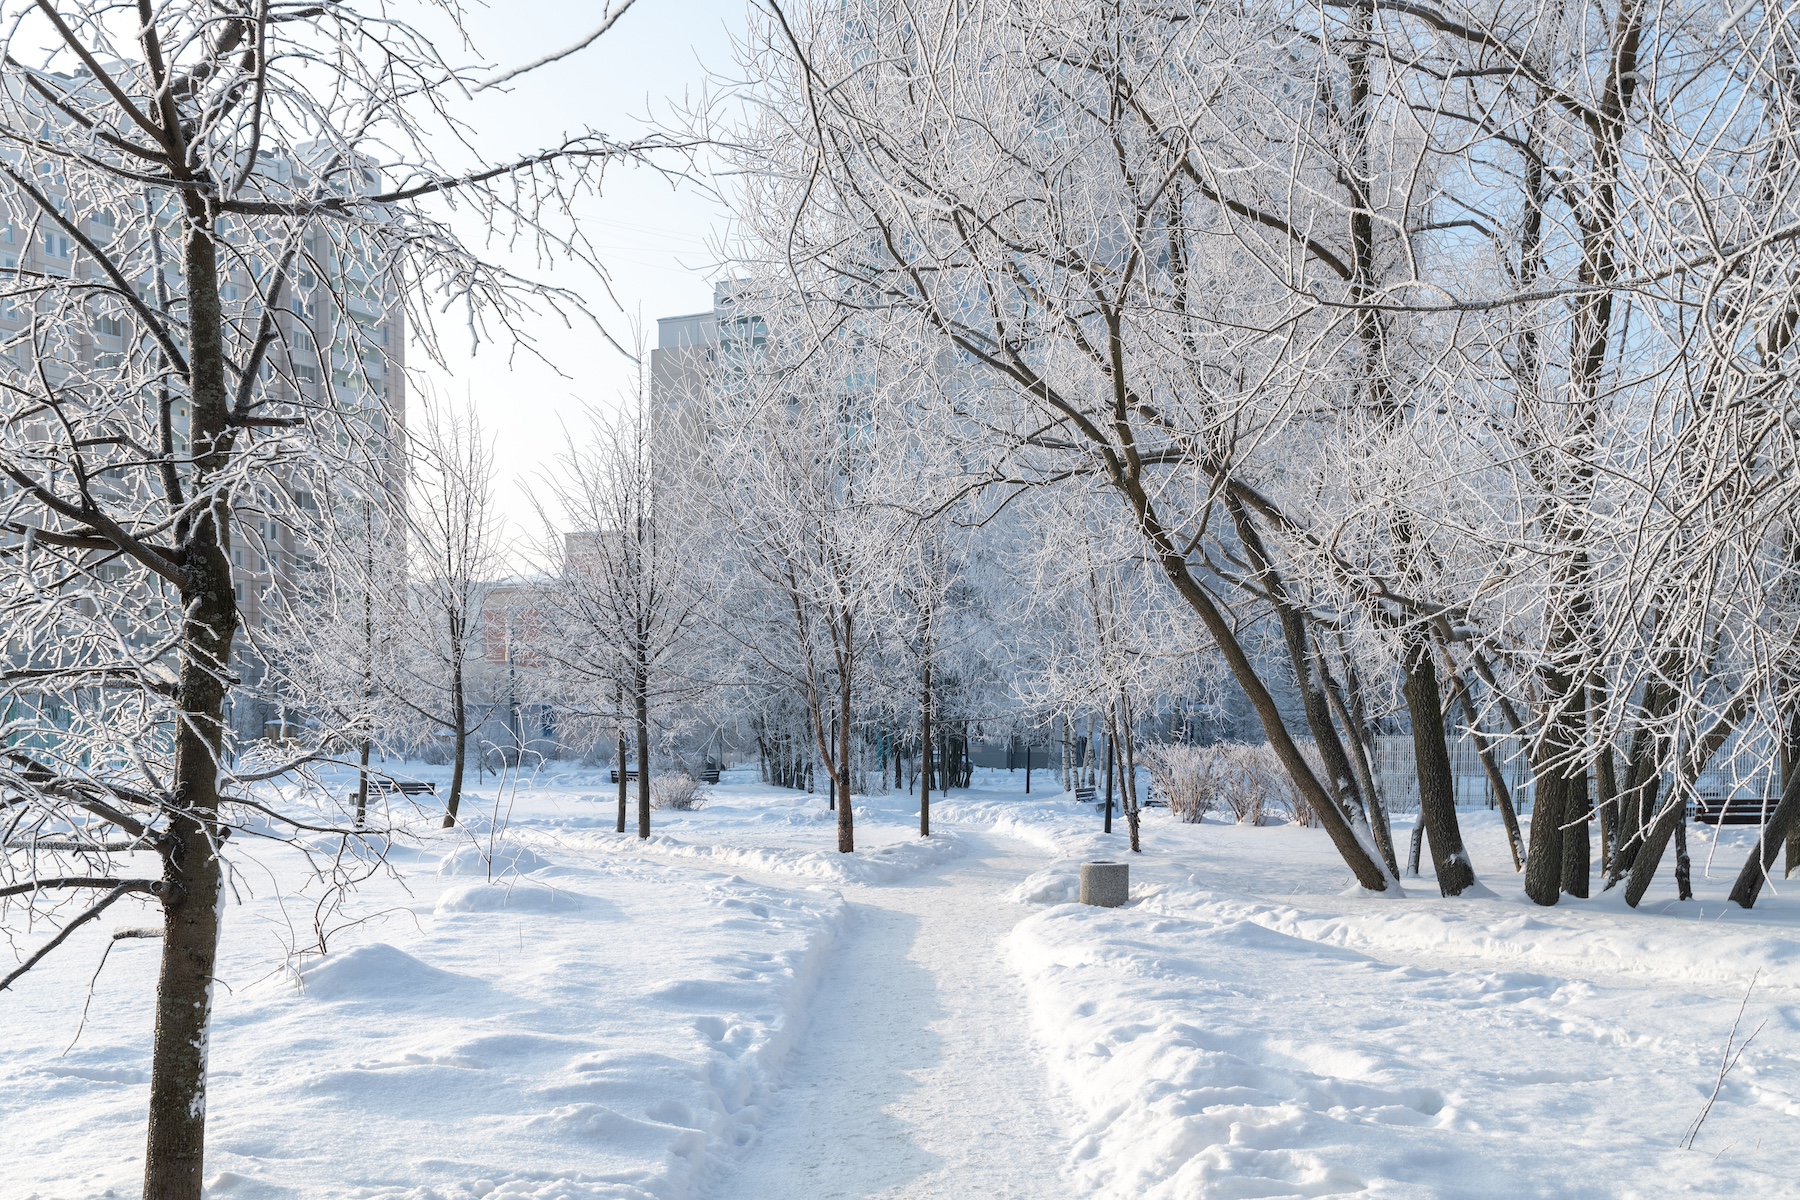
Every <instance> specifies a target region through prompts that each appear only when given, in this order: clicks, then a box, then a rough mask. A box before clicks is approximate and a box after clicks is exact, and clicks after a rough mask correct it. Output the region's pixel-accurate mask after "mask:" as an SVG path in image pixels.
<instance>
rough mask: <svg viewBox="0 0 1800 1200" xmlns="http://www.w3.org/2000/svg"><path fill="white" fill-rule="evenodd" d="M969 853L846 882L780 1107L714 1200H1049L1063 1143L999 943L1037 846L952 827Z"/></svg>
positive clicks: (1061, 1193) (1018, 913)
mask: <svg viewBox="0 0 1800 1200" xmlns="http://www.w3.org/2000/svg"><path fill="white" fill-rule="evenodd" d="M956 836H957V838H958V839H959V840H960V841H961V842H962V843H963V845H964V846H965V847H966V848H967V849H966V853H965V854H964V855H963V856H962V857H959V858H958V859H956V860H954V861H953V862H951V863H949V864H948V865H946V866H944V867H942V868H940V869H938V870H935V871H930V872H926V873H923V874H921V875H917V876H914V877H913V878H911V879H910V880H908V881H906V882H902V883H895V884H890V885H887V886H885V887H851V888H847V889H846V890H845V895H846V897H847V898H848V899H849V900H850V901H851V909H852V913H853V915H852V918H851V924H850V927H849V929H848V930H847V932H846V934H845V938H844V945H843V946H842V947H840V948H839V949H838V951H837V952H836V958H835V961H834V962H833V963H832V965H830V966H828V967H827V968H826V973H825V976H824V978H823V979H822V980H821V982H820V986H819V991H818V994H817V995H816V997H815V998H814V1001H813V1015H812V1018H811V1021H810V1023H809V1025H808V1027H807V1030H806V1033H805V1034H804V1035H803V1038H802V1040H801V1043H800V1046H799V1048H798V1049H797V1050H796V1052H795V1053H794V1056H793V1058H792V1059H791V1060H790V1062H789V1067H788V1070H787V1073H786V1082H785V1083H784V1084H783V1086H782V1089H781V1095H780V1097H779V1099H778V1100H777V1101H776V1107H775V1109H774V1111H773V1112H771V1113H770V1115H769V1119H768V1125H767V1126H766V1127H765V1129H764V1130H763V1132H762V1134H761V1135H760V1137H759V1138H758V1140H757V1144H756V1145H755V1146H753V1147H752V1148H751V1150H750V1152H749V1154H748V1156H747V1157H746V1158H745V1160H744V1163H743V1165H742V1166H741V1167H740V1169H739V1170H738V1171H737V1173H736V1174H735V1175H732V1176H730V1177H728V1178H726V1179H724V1180H722V1181H721V1182H720V1184H719V1186H718V1188H717V1189H716V1190H715V1193H714V1197H715V1200H770V1198H771V1197H806V1198H807V1200H838V1198H848V1197H856V1198H857V1200H862V1198H864V1197H871V1198H872V1197H891V1198H898V1197H905V1198H906V1200H932V1198H936V1197H941V1198H943V1200H968V1198H969V1197H972V1196H980V1197H983V1198H984V1200H988V1198H992V1200H1015V1198H1016V1200H1057V1198H1059V1197H1065V1196H1070V1195H1072V1193H1071V1192H1070V1191H1069V1187H1068V1184H1067V1183H1066V1182H1065V1181H1064V1179H1063V1178H1062V1176H1061V1173H1060V1171H1059V1167H1060V1165H1061V1163H1062V1162H1063V1160H1064V1158H1065V1156H1066V1154H1067V1150H1068V1143H1067V1138H1066V1136H1065V1134H1064V1129H1065V1122H1064V1121H1062V1120H1060V1119H1059V1117H1060V1116H1061V1113H1060V1108H1059V1106H1058V1103H1057V1102H1056V1101H1055V1100H1053V1099H1052V1097H1051V1096H1050V1095H1049V1076H1048V1074H1047V1072H1046V1070H1045V1067H1044V1063H1043V1059H1042V1056H1041V1054H1040V1052H1039V1050H1038V1048H1037V1046H1036V1044H1035V1042H1034V1040H1033V1038H1032V1035H1031V1024H1030V1020H1029V1018H1028V1016H1027V1013H1026V1007H1025V994H1024V990H1023V988H1022V986H1021V984H1020V982H1019V979H1018V977H1017V976H1016V975H1015V974H1014V973H1013V972H1012V971H1011V970H1010V969H1009V967H1008V966H1007V963H1006V961H1005V949H1004V947H1003V946H1002V942H1003V941H1004V939H1005V938H1006V936H1007V934H1008V933H1009V932H1011V930H1012V927H1013V925H1014V924H1016V923H1017V922H1018V921H1019V920H1020V919H1021V918H1022V917H1024V916H1026V915H1027V914H1026V913H1025V912H1024V911H1022V910H1021V909H1020V908H1019V906H1017V905H1015V904H1012V903H1009V902H1008V901H1007V899H1006V893H1007V891H1008V890H1009V889H1010V888H1011V887H1012V886H1013V885H1015V884H1017V883H1018V882H1019V881H1020V880H1021V879H1023V878H1024V877H1025V876H1026V875H1028V874H1030V873H1031V872H1032V871H1033V870H1035V869H1037V868H1039V867H1041V866H1042V865H1043V860H1044V855H1043V853H1042V851H1033V850H1030V849H1028V848H1026V847H1025V846H1024V845H1023V844H1022V843H1018V842H1013V841H1011V840H1010V839H1006V838H1001V837H998V836H995V835H992V834H985V833H978V832H976V831H974V830H970V829H958V830H957V833H956Z"/></svg>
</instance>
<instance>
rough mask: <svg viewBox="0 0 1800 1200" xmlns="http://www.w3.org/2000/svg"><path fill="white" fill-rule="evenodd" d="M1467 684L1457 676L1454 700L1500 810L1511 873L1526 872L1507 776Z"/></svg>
mask: <svg viewBox="0 0 1800 1200" xmlns="http://www.w3.org/2000/svg"><path fill="white" fill-rule="evenodd" d="M1470 692H1471V688H1470V686H1469V683H1468V680H1466V679H1464V678H1463V677H1462V676H1460V675H1458V676H1457V679H1456V698H1457V700H1458V702H1459V703H1460V704H1461V705H1462V710H1463V716H1464V718H1466V719H1467V720H1468V722H1469V737H1470V738H1471V739H1473V740H1474V742H1475V754H1476V757H1478V758H1479V759H1480V760H1481V770H1482V772H1483V773H1484V774H1485V775H1486V776H1487V781H1488V787H1490V788H1492V789H1493V792H1494V803H1495V805H1496V806H1497V807H1498V808H1499V809H1500V819H1501V822H1502V823H1503V824H1505V826H1506V847H1507V849H1509V850H1511V851H1512V860H1513V870H1515V871H1523V870H1524V869H1525V838H1524V836H1523V835H1522V834H1521V833H1520V832H1519V814H1518V813H1517V812H1516V811H1514V809H1513V802H1512V792H1511V790H1510V789H1508V788H1507V786H1506V776H1505V774H1504V773H1503V772H1502V771H1501V770H1500V763H1499V761H1498V760H1497V759H1496V758H1495V756H1494V743H1493V739H1491V738H1490V737H1488V735H1487V733H1486V731H1485V730H1483V729H1482V728H1481V720H1480V717H1479V715H1478V714H1477V713H1476V711H1475V701H1474V699H1473V698H1472V697H1471V695H1470Z"/></svg>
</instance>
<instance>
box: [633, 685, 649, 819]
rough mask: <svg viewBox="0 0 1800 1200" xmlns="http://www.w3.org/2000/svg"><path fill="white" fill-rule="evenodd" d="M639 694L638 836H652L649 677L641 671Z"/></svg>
mask: <svg viewBox="0 0 1800 1200" xmlns="http://www.w3.org/2000/svg"><path fill="white" fill-rule="evenodd" d="M636 683H637V685H638V686H637V694H636V695H635V696H633V697H632V699H633V701H634V703H635V704H636V706H637V714H636V715H637V756H638V768H637V775H638V805H637V809H638V814H637V816H638V837H640V838H647V837H649V836H650V697H649V679H648V677H647V676H646V675H645V674H643V673H642V672H641V671H640V673H639V674H638V677H637V680H636Z"/></svg>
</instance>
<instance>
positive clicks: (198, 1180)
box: [144, 193, 238, 1200]
mask: <svg viewBox="0 0 1800 1200" xmlns="http://www.w3.org/2000/svg"><path fill="white" fill-rule="evenodd" d="M187 209H188V212H187V215H188V224H187V228H186V232H185V234H184V239H183V251H184V264H183V265H184V274H185V276H186V279H187V285H188V328H189V354H190V359H191V361H190V364H189V372H190V373H189V386H190V393H191V400H192V412H191V414H190V416H189V430H190V436H191V444H192V445H193V446H194V447H195V448H196V451H197V454H196V458H195V462H194V474H195V481H196V484H197V485H200V486H204V485H206V484H207V483H208V482H209V481H210V479H211V478H212V477H214V476H216V475H218V474H219V473H220V472H221V471H222V470H223V469H224V468H225V466H226V465H227V458H228V456H229V453H230V436H231V430H230V425H229V420H228V415H229V414H228V409H227V404H228V400H227V391H226V382H225V359H224V345H223V341H222V334H221V324H220V312H219V292H218V269H219V264H218V258H217V251H216V249H215V247H214V246H213V243H212V228H213V221H212V216H211V214H210V213H208V212H206V211H205V208H204V204H203V201H202V200H201V198H200V196H199V194H198V193H190V194H189V197H188V201H187ZM177 528H178V531H179V532H178V536H179V545H180V549H181V569H182V587H181V599H182V610H183V612H182V626H181V661H180V673H179V691H178V692H177V697H178V699H177V706H178V708H179V709H180V714H181V715H180V719H179V720H178V721H177V722H176V724H175V729H174V738H175V773H174V778H173V780H172V781H171V783H172V788H171V792H172V795H171V797H170V798H171V801H172V803H171V807H170V813H169V823H168V831H167V834H166V835H165V837H164V840H163V843H162V847H161V858H162V871H163V883H164V885H165V888H164V891H163V944H162V963H161V967H160V971H159V975H158V978H157V985H156V1032H155V1040H154V1044H153V1046H152V1049H151V1054H150V1063H151V1065H150V1111H149V1129H148V1136H147V1138H146V1140H145V1147H144V1197H145V1200H200V1193H201V1187H202V1182H203V1178H204V1171H205V1155H206V1070H207V1061H206V1048H207V1039H208V1035H209V1026H210V1024H211V1020H212V990H213V988H212V985H213V975H214V964H215V962H216V960H217V957H218V951H219V915H220V908H221V906H222V903H223V900H224V887H223V885H224V873H223V870H222V868H221V864H220V861H219V846H220V843H221V842H222V841H223V839H224V837H225V830H224V828H223V827H222V826H221V825H220V823H219V763H220V754H221V751H222V749H223V744H224V731H225V680H226V679H228V678H230V674H231V667H230V663H231V642H232V638H233V637H234V636H235V635H236V633H237V625H238V612H237V598H236V596H235V594H234V593H233V591H232V579H231V558H230V541H231V525H230V513H229V510H228V509H227V508H226V506H225V501H224V498H223V497H222V496H221V497H220V498H218V499H217V500H215V501H214V502H212V503H211V504H210V505H209V506H207V507H206V508H204V509H201V510H200V511H199V512H197V513H196V514H195V515H194V516H193V517H192V518H191V519H188V520H184V521H183V522H181V524H180V525H178V527H177Z"/></svg>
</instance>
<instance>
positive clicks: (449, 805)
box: [444, 662, 469, 829]
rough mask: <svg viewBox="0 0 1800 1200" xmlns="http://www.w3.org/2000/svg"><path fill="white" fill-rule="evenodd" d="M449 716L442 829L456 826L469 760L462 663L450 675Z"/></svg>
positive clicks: (467, 711)
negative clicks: (448, 758)
mask: <svg viewBox="0 0 1800 1200" xmlns="http://www.w3.org/2000/svg"><path fill="white" fill-rule="evenodd" d="M450 715H451V716H452V717H453V718H455V720H456V730H455V734H454V737H453V743H454V744H453V746H452V756H451V766H450V798H449V800H448V801H446V802H445V804H444V828H445V829H449V828H450V827H451V826H453V825H455V824H456V810H457V808H458V806H460V805H461V804H462V790H463V776H464V773H465V772H466V771H467V769H468V758H469V709H468V705H467V702H466V700H465V697H464V696H463V675H462V663H460V662H458V663H457V664H456V669H455V670H454V671H452V672H451V675H450Z"/></svg>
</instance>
